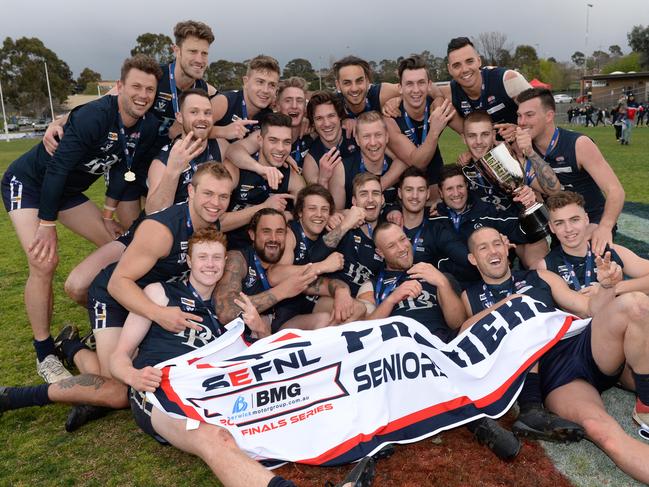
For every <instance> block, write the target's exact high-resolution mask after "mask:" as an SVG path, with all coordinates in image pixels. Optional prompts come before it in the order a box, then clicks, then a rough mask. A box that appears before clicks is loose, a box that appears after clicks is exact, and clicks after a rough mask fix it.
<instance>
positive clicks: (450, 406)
mask: <svg viewBox="0 0 649 487" xmlns="http://www.w3.org/2000/svg"><path fill="white" fill-rule="evenodd" d="M574 319H576V318H575V317H574V316H567V317H566V319H565V320H564V322H563V325H562V326H561V329H560V330H559V331H558V332H557V334H556V336H555V337H554V338H553V339H552V340H551V341H550V342H548V344H547V345H545V346H544V347H543V348H541V349H540V350H539V351H538V352H536V353H535V354H534V355H533V356H532V357H531V358H530V359H529V360H527V361H526V362H525V364H523V365H522V366H521V367H520V368H519V369H518V370H517V371H516V372H515V373H514V375H512V376H511V377H510V378H509V379H508V380H507V381H506V382H505V383H504V384H503V385H502V386H500V387H499V388H498V389H496V391H494V392H492V393H491V394H488V395H487V396H485V397H483V398H480V399H477V400H475V401H471V400H470V399H469V398H468V397H466V396H461V397H457V398H455V399H451V400H450V401H446V402H443V403H440V404H435V405H434V406H431V407H429V408H426V409H422V410H421V411H417V412H414V413H412V414H409V415H407V416H403V417H401V418H399V419H396V420H394V421H391V422H390V423H388V424H386V425H384V426H381V427H380V428H377V429H376V430H375V431H373V432H372V433H368V434H360V435H356V436H355V437H354V438H350V439H349V440H347V441H345V442H343V443H341V444H340V445H338V446H336V447H334V448H332V449H330V450H329V451H326V452H325V453H323V454H322V455H320V456H317V457H314V458H309V459H305V460H298V461H296V463H305V464H313V465H320V464H323V463H326V462H329V461H331V460H333V459H334V458H337V457H339V456H342V455H344V454H345V453H347V452H348V451H349V450H352V449H353V448H356V447H357V446H358V445H360V444H361V443H363V442H364V441H369V440H371V439H372V438H374V437H375V436H378V435H385V434H389V433H392V432H394V431H398V430H400V429H402V428H405V427H407V426H411V425H413V424H415V423H418V422H420V421H423V420H426V419H428V418H431V417H433V416H437V415H439V414H442V413H446V412H448V411H453V410H455V409H459V408H461V407H464V406H466V405H469V404H472V403H473V404H474V405H475V406H476V407H477V408H484V407H486V406H488V405H490V404H492V403H494V402H496V401H498V400H499V399H500V398H501V397H503V395H504V394H505V392H506V391H507V389H509V387H510V386H511V384H512V383H513V382H514V381H515V380H516V378H517V377H518V376H520V375H521V374H522V373H523V372H524V371H525V370H526V369H527V368H529V367H530V366H531V365H532V364H533V363H534V362H536V361H537V360H538V359H539V358H540V357H541V356H542V355H543V354H544V353H545V352H547V351H548V350H549V349H550V348H552V347H553V346H554V345H555V344H556V343H557V342H559V340H561V338H563V336H564V335H565V334H566V332H567V331H568V329H569V328H570V325H571V324H572V322H573V320H574Z"/></svg>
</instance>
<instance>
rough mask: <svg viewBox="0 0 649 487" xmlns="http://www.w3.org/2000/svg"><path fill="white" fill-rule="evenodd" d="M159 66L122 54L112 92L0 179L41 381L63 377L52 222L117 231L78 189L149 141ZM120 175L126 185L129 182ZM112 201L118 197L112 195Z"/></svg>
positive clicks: (92, 233) (138, 157)
mask: <svg viewBox="0 0 649 487" xmlns="http://www.w3.org/2000/svg"><path fill="white" fill-rule="evenodd" d="M159 77H160V68H159V67H158V65H157V64H156V63H155V62H154V61H153V60H152V59H150V58H148V57H145V56H135V57H133V58H130V59H127V60H126V61H125V62H124V64H123V66H122V72H121V77H120V80H119V81H118V83H117V85H118V91H119V94H118V95H117V96H116V97H112V96H111V97H104V98H100V99H99V100H95V101H93V102H90V103H88V104H86V105H83V106H81V107H78V108H77V109H75V110H74V111H73V112H72V114H71V116H70V120H69V121H68V123H67V124H66V125H65V127H64V131H65V134H66V137H65V138H64V139H63V140H62V142H61V143H62V145H61V147H59V149H58V150H57V151H56V153H55V154H54V156H50V155H49V154H48V153H47V151H46V149H45V145H44V144H43V143H41V144H38V145H36V146H35V147H34V148H33V149H32V150H30V151H29V152H27V153H26V154H24V155H23V156H21V157H20V158H19V159H17V160H16V161H14V162H13V163H12V164H11V165H10V166H9V168H8V169H7V171H6V172H5V174H4V177H3V179H2V199H3V202H4V205H5V208H6V210H7V212H8V213H9V218H10V220H11V222H12V224H13V226H14V228H15V230H16V234H17V235H18V238H19V240H20V243H21V246H22V248H23V250H24V252H25V254H26V256H27V259H28V263H29V277H28V279H27V283H26V285H25V306H26V311H27V316H28V318H29V322H30V324H31V327H32V331H33V333H34V348H35V349H36V356H37V369H38V372H39V375H40V376H41V377H43V379H44V380H45V381H46V382H50V383H51V382H56V381H57V380H61V379H63V378H65V377H68V376H69V373H68V372H67V371H66V370H65V369H64V368H63V366H62V365H61V363H60V362H59V361H58V359H57V358H56V357H55V355H54V341H53V340H52V337H51V336H50V320H51V316H52V282H53V279H54V272H55V270H56V267H57V264H58V253H57V241H58V238H57V232H56V220H57V219H58V220H59V221H60V222H61V223H63V224H64V225H65V226H66V227H68V228H69V229H70V230H72V231H73V232H75V233H77V234H78V235H81V236H82V237H84V238H86V239H87V240H89V241H91V242H93V243H94V244H95V245H97V246H100V245H102V244H104V243H106V242H109V241H110V240H111V239H113V238H114V237H115V235H116V234H118V233H119V232H120V229H119V226H118V225H116V224H115V222H113V221H112V219H111V218H108V219H104V220H102V217H101V213H100V212H99V210H98V209H97V207H96V206H95V205H94V204H93V203H92V202H90V201H89V200H88V198H87V197H86V196H85V195H84V194H83V192H84V191H85V190H87V189H88V188H89V187H90V186H91V185H92V183H94V182H95V181H96V180H97V179H98V178H99V177H100V176H101V175H102V174H103V173H105V172H107V171H108V170H109V169H110V167H111V166H118V165H119V166H122V167H123V172H124V173H125V174H134V171H136V170H137V167H138V166H139V165H141V164H146V162H147V160H148V159H149V157H150V151H151V150H152V148H153V146H154V144H155V137H156V130H157V121H156V120H155V119H154V118H153V117H145V114H146V112H147V110H149V108H150V107H151V104H152V103H153V96H154V94H155V90H156V85H157V82H158V78H159ZM129 183H130V181H127V182H126V184H129ZM112 196H113V198H114V199H113V201H117V200H119V198H120V195H119V194H113V195H112Z"/></svg>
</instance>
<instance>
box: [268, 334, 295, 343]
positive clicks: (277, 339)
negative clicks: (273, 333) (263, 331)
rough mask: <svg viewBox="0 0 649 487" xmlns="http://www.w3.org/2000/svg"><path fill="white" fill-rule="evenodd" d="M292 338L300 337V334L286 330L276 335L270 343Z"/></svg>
mask: <svg viewBox="0 0 649 487" xmlns="http://www.w3.org/2000/svg"><path fill="white" fill-rule="evenodd" d="M293 338H302V337H301V336H300V335H296V334H295V333H293V332H288V333H286V334H284V335H282V336H281V337H277V338H275V339H274V340H271V341H270V343H277V342H283V341H284V340H292V339H293Z"/></svg>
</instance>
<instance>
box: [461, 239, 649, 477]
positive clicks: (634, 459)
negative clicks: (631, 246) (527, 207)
mask: <svg viewBox="0 0 649 487" xmlns="http://www.w3.org/2000/svg"><path fill="white" fill-rule="evenodd" d="M469 249H470V251H471V254H472V255H471V258H472V259H473V262H475V264H476V266H477V267H478V269H479V270H480V274H481V275H482V276H483V281H484V284H483V285H476V287H475V288H474V289H468V290H467V291H466V294H464V295H463V296H462V299H463V301H464V303H465V307H466V309H467V310H471V312H472V313H477V312H479V311H481V310H483V309H485V308H490V307H491V306H493V304H496V303H498V304H499V303H500V302H501V300H502V298H503V297H504V296H507V295H511V294H513V293H519V294H526V295H528V296H530V297H532V298H534V299H536V300H537V301H540V302H541V303H543V304H544V305H545V306H547V307H550V308H556V307H557V305H558V306H559V307H561V308H564V309H566V310H567V311H568V312H570V313H571V314H574V315H577V316H584V317H587V316H589V317H592V319H591V321H590V323H589V324H588V325H587V326H586V327H585V328H583V329H582V331H581V332H580V333H578V334H576V335H572V336H569V337H564V339H562V340H561V341H560V342H559V343H557V344H556V345H555V346H554V347H553V348H551V349H550V350H548V351H547V352H546V353H545V354H544V355H543V356H542V357H541V359H540V361H539V374H538V377H537V379H536V382H537V384H538V385H539V387H540V389H541V395H540V396H539V395H536V397H532V398H531V399H532V400H533V402H537V401H540V400H543V401H544V402H545V406H546V407H547V408H548V409H549V410H550V411H553V412H554V413H557V414H559V415H560V416H561V417H562V418H566V420H569V421H574V422H575V423H577V424H579V425H581V426H582V427H583V429H584V430H585V433H586V436H587V437H588V438H589V439H590V440H591V441H593V442H594V443H595V444H596V445H597V446H598V447H599V448H601V449H602V450H603V451H604V453H606V454H607V455H608V456H609V457H610V458H611V460H613V461H614V462H615V463H616V464H617V466H618V467H619V468H621V469H622V470H623V471H624V472H626V473H627V474H629V475H630V476H631V477H633V478H635V479H637V480H639V481H641V482H644V483H647V482H649V464H647V462H646V461H645V459H646V458H647V456H648V455H649V445H647V444H646V443H644V442H642V441H640V440H637V439H635V438H632V437H631V436H629V435H628V434H627V433H625V432H624V430H623V429H622V428H621V427H620V425H619V424H618V423H617V421H616V420H615V419H614V418H613V417H611V416H610V415H609V414H608V413H607V412H606V409H605V408H604V404H603V402H602V400H601V397H600V394H601V393H602V392H603V391H605V390H607V389H609V388H611V387H613V386H614V385H615V384H616V383H617V382H618V380H619V376H620V373H621V372H622V370H623V368H624V364H625V362H626V364H628V366H629V367H630V368H631V369H632V370H633V381H626V380H624V378H623V381H624V384H625V386H627V387H630V388H635V390H636V393H637V395H638V398H637V400H636V405H635V408H634V410H633V417H634V419H635V420H636V421H638V423H641V424H644V425H646V424H648V423H649V338H648V337H649V330H648V329H647V328H648V325H649V297H647V295H645V294H643V293H638V292H631V293H625V294H623V295H621V296H618V297H616V296H615V294H616V286H617V284H618V283H619V282H620V281H621V279H622V271H621V269H620V267H619V266H618V265H617V264H616V263H615V262H613V261H611V259H610V255H606V256H605V257H604V258H600V257H598V258H597V261H596V265H597V266H598V267H599V270H598V272H597V280H598V281H599V283H600V290H599V292H597V293H596V294H594V295H593V296H592V297H590V298H589V297H587V296H584V295H581V294H579V293H577V292H575V291H572V290H571V289H569V288H568V286H567V285H566V283H565V282H564V280H563V279H561V278H560V277H559V276H557V275H556V274H554V273H552V272H549V271H543V270H540V271H528V272H527V273H526V274H525V275H523V274H522V273H513V274H512V272H511V270H510V269H509V265H508V263H507V259H506V255H507V249H506V245H505V242H503V240H502V238H501V236H500V234H499V233H498V232H497V231H496V230H494V229H491V228H479V229H478V230H476V231H475V232H474V233H473V235H472V236H471V238H470V239H469ZM508 299H509V298H508ZM555 303H556V304H555ZM528 382H530V374H528V376H527V379H526V382H525V386H527V385H528ZM525 386H524V387H525ZM523 392H524V391H523ZM521 395H523V394H521ZM524 398H525V397H524V395H523V399H524ZM520 401H521V398H520V397H519V403H520ZM521 410H524V407H523V405H521Z"/></svg>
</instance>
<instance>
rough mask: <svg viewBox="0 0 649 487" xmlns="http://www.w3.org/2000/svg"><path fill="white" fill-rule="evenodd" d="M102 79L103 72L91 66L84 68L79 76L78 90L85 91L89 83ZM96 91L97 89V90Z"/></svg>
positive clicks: (95, 82)
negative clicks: (94, 69)
mask: <svg viewBox="0 0 649 487" xmlns="http://www.w3.org/2000/svg"><path fill="white" fill-rule="evenodd" d="M100 81H101V74H100V73H98V72H97V71H93V70H92V69H90V68H84V69H83V71H81V74H80V75H79V77H78V78H77V92H78V93H83V92H84V91H86V88H88V85H89V84H95V85H96V84H97V83H99V82H100ZM95 92H96V90H95Z"/></svg>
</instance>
